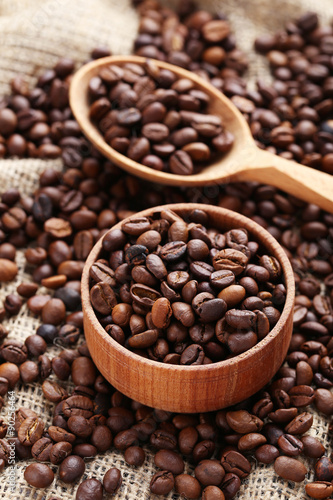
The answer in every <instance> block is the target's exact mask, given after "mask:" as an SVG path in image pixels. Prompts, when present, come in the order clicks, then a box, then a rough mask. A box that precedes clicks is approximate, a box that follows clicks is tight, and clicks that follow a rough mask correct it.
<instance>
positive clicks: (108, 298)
mask: <svg viewBox="0 0 333 500" xmlns="http://www.w3.org/2000/svg"><path fill="white" fill-rule="evenodd" d="M90 299H91V303H92V305H93V307H94V309H96V311H98V312H99V313H101V314H104V315H107V314H109V313H110V312H111V311H112V309H113V307H114V306H115V305H116V304H117V299H116V296H115V293H114V291H113V290H112V288H111V287H110V285H109V284H108V283H107V282H103V281H100V282H99V283H97V284H96V285H94V286H93V287H92V289H91V291H90Z"/></svg>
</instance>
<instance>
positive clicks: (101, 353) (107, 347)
mask: <svg viewBox="0 0 333 500" xmlns="http://www.w3.org/2000/svg"><path fill="white" fill-rule="evenodd" d="M162 208H169V209H172V210H174V211H175V212H176V213H178V214H180V215H182V216H186V214H189V213H190V212H191V211H192V210H193V209H195V208H200V209H202V210H205V211H206V212H207V213H208V214H209V221H210V226H211V227H214V228H217V229H220V230H222V231H227V230H229V229H233V228H239V227H244V228H246V229H247V230H248V232H249V234H250V235H252V236H253V237H254V238H255V239H256V240H257V241H258V242H259V243H261V244H262V245H264V247H265V248H267V252H268V253H270V254H271V255H274V256H275V257H276V258H277V259H278V260H279V262H280V264H281V267H282V270H283V274H284V284H285V286H286V289H287V297H286V302H285V306H284V309H283V311H282V314H281V317H280V319H279V321H278V322H277V324H276V325H275V327H274V328H273V329H272V330H271V331H270V333H269V334H268V335H267V336H266V337H265V338H264V339H263V340H261V341H260V342H259V343H258V344H257V345H255V346H254V347H252V348H251V349H249V350H248V351H246V352H244V353H242V354H240V355H238V356H235V357H234V358H231V359H228V360H225V361H219V362H217V363H212V364H208V365H200V366H179V365H170V364H164V363H161V362H156V361H152V360H150V359H146V358H143V357H141V356H139V355H137V354H134V353H133V352H131V351H129V350H128V349H126V348H125V347H123V346H121V345H120V344H118V343H117V342H116V341H115V340H113V339H112V338H111V337H110V336H109V335H108V334H107V333H106V331H105V330H104V328H103V327H102V326H101V325H100V323H99V321H98V319H97V317H96V315H95V312H94V310H93V308H92V306H91V303H90V299H89V269H90V267H91V265H92V264H93V263H94V262H95V261H96V260H97V259H98V258H99V255H100V252H101V249H102V239H100V240H99V241H98V242H97V243H96V245H95V246H94V248H93V249H92V251H91V252H90V255H89V256H88V258H87V261H86V264H85V267H84V270H83V275H82V307H83V315H84V316H83V317H84V331H85V336H86V340H87V344H88V347H89V350H90V353H91V356H92V358H93V360H94V362H95V364H96V366H97V368H98V369H99V370H100V372H101V373H102V375H103V376H104V377H105V378H106V379H107V380H108V381H109V382H110V383H111V384H112V385H113V386H114V387H115V388H116V389H117V390H119V391H120V392H122V393H123V394H125V395H126V396H128V397H130V398H132V399H133V400H135V401H139V402H140V403H143V404H145V405H147V406H150V407H153V408H159V409H163V410H167V411H171V412H184V413H195V412H206V411H213V410H218V409H220V408H225V407H227V406H231V405H233V404H235V403H238V402H239V401H242V400H244V399H246V398H248V397H249V396H251V395H253V394H254V393H255V392H257V391H258V390H260V389H261V388H262V387H263V386H264V385H265V384H267V383H268V382H269V380H270V379H271V378H272V377H273V375H274V374H275V373H276V372H277V370H278V369H279V368H280V366H281V364H282V362H283V360H284V358H285V356H286V354H287V350H288V347H289V343H290V339H291V333H292V320H293V306H294V297H295V284H294V275H293V271H292V268H291V266H290V263H289V260H288V258H287V256H286V254H285V252H284V251H283V249H282V248H281V246H280V245H279V244H278V242H277V241H276V240H275V239H274V238H273V236H271V235H270V234H269V233H268V232H267V231H265V230H264V229H263V228H262V227H261V226H259V225H258V224H256V223H255V222H253V221H252V220H250V219H248V218H247V217H244V216H243V215H240V214H238V213H235V212H232V211H231V210H226V209H224V208H220V207H214V206H211V205H203V204H195V203H187V204H185V203H180V204H174V205H164V206H163V207H154V208H150V209H148V210H144V211H142V212H140V213H138V214H137V216H138V217H144V216H150V215H151V214H152V213H153V212H156V211H160V210H161V209H162ZM125 220H126V219H125ZM122 223H123V221H122V222H120V223H118V224H117V225H115V226H114V227H113V228H112V229H115V228H117V229H120V228H121V225H122Z"/></svg>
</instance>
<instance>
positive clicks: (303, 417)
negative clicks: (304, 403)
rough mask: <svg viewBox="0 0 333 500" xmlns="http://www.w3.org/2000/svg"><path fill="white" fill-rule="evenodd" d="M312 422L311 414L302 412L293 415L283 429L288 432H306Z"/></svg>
mask: <svg viewBox="0 0 333 500" xmlns="http://www.w3.org/2000/svg"><path fill="white" fill-rule="evenodd" d="M312 422H313V416H312V415H311V414H310V413H307V412H304V413H300V414H299V415H297V417H295V418H294V419H293V420H292V421H291V422H289V424H288V425H287V426H286V427H285V431H286V432H287V433H288V434H293V435H295V434H296V435H297V434H304V432H307V431H308V430H309V429H310V427H311V425H312Z"/></svg>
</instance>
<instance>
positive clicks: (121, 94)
mask: <svg viewBox="0 0 333 500" xmlns="http://www.w3.org/2000/svg"><path fill="white" fill-rule="evenodd" d="M89 97H90V100H91V101H92V104H91V106H90V110H89V114H90V118H91V120H92V121H94V122H97V123H98V127H99V129H100V131H101V132H102V133H103V136H104V139H105V141H106V142H107V143H108V144H110V146H112V147H113V148H114V149H115V150H117V151H118V152H120V153H122V154H124V155H126V156H128V157H129V158H130V159H131V160H134V161H136V162H139V163H142V164H143V165H146V166H147V167H151V168H153V169H155V170H159V171H165V172H171V173H172V174H179V175H191V174H193V173H195V171H196V170H195V167H196V166H198V165H200V164H202V163H205V162H206V163H207V162H209V161H210V160H212V159H214V157H215V156H216V154H217V153H226V152H228V151H229V150H230V149H231V148H232V145H233V141H234V137H233V135H232V134H231V132H228V131H226V130H224V128H223V123H222V119H221V117H219V116H216V115H212V114H208V113H207V107H208V106H209V103H210V97H209V95H208V94H207V93H206V92H204V91H202V90H200V89H198V88H196V85H195V84H194V82H192V80H189V79H188V78H180V77H177V75H176V74H175V73H173V72H172V71H169V70H167V69H160V68H159V67H158V66H157V65H156V63H155V62H153V61H152V60H151V59H146V62H145V64H144V65H142V66H141V65H139V64H134V63H126V64H124V65H122V66H119V65H115V64H113V65H110V66H104V67H103V68H102V69H101V70H100V73H99V75H98V76H95V77H94V78H92V79H91V81H90V85H89Z"/></svg>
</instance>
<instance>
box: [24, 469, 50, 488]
mask: <svg viewBox="0 0 333 500" xmlns="http://www.w3.org/2000/svg"><path fill="white" fill-rule="evenodd" d="M24 479H25V480H26V481H27V483H28V484H30V486H33V487H34V488H47V487H48V486H50V484H52V482H53V480H54V473H53V471H52V469H50V467H49V466H48V465H46V464H30V465H28V467H27V468H26V469H25V471H24Z"/></svg>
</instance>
